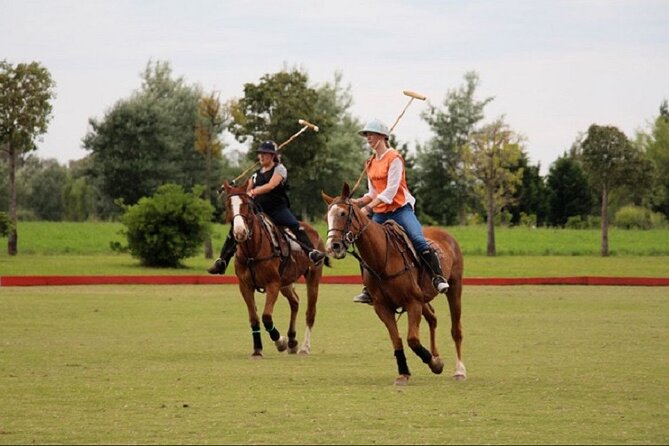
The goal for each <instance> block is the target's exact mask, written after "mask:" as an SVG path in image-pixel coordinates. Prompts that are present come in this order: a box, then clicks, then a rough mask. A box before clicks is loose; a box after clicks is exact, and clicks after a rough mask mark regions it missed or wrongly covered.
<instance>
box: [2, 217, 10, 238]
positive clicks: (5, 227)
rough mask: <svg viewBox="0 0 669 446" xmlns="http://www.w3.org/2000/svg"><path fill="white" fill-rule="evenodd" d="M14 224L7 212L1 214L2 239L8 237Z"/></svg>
mask: <svg viewBox="0 0 669 446" xmlns="http://www.w3.org/2000/svg"><path fill="white" fill-rule="evenodd" d="M11 228H12V222H11V220H10V219H9V215H7V213H6V212H0V237H8V236H9V232H10V231H11Z"/></svg>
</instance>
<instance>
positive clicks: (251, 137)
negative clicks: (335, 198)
mask: <svg viewBox="0 0 669 446" xmlns="http://www.w3.org/2000/svg"><path fill="white" fill-rule="evenodd" d="M350 104H351V98H350V92H349V90H348V89H346V88H344V87H342V85H341V76H340V75H338V74H337V75H335V81H334V82H333V83H328V84H325V85H324V86H322V87H320V88H318V87H312V86H310V85H309V78H308V76H307V74H306V73H304V72H302V71H299V70H297V69H292V70H287V69H284V70H283V71H280V72H278V73H274V74H266V75H264V76H262V77H261V79H260V82H258V83H257V84H252V83H247V84H245V85H244V97H242V98H241V99H239V100H238V101H237V103H236V104H235V105H234V107H233V113H232V114H233V124H232V125H231V127H230V131H231V132H232V133H233V134H234V135H235V137H236V138H237V140H239V141H240V142H251V143H252V144H253V145H257V144H259V143H260V142H261V141H263V140H267V139H272V140H274V141H276V142H277V144H281V143H283V142H285V141H287V140H288V139H289V138H290V137H291V136H292V135H294V134H295V133H296V132H297V131H298V130H300V125H299V124H298V120H299V119H306V120H307V121H310V122H313V123H314V124H316V125H317V126H319V128H320V131H318V132H314V131H311V130H309V131H306V132H304V133H302V134H301V136H300V137H299V138H296V139H294V140H293V141H292V142H291V143H290V144H288V145H286V146H284V148H283V149H282V150H281V154H282V162H283V163H284V164H285V165H286V168H287V169H288V183H289V185H290V199H291V207H292V208H293V210H295V211H296V213H297V214H298V215H300V216H301V218H303V219H308V218H309V217H311V216H313V215H316V214H322V209H323V201H322V200H321V198H320V195H319V194H318V193H315V192H317V191H318V188H320V189H322V190H328V189H331V187H332V184H333V183H334V182H338V185H337V187H341V182H342V181H341V180H343V179H345V178H347V176H348V175H350V174H351V173H352V172H359V171H360V170H359V169H360V168H361V167H362V159H364V156H365V154H364V152H363V151H362V147H363V146H362V139H361V138H360V137H358V136H357V135H356V131H357V129H359V124H358V123H357V121H356V120H355V119H353V118H352V117H351V116H350V114H349V113H348V108H349V106H350ZM248 159H249V160H255V159H256V153H255V150H250V151H249V153H248Z"/></svg>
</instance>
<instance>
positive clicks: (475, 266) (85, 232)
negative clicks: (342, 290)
mask: <svg viewBox="0 0 669 446" xmlns="http://www.w3.org/2000/svg"><path fill="white" fill-rule="evenodd" d="M122 227H123V226H122V225H121V224H120V223H64V222H59V223H50V222H21V223H20V225H19V254H18V255H17V256H14V257H10V256H8V255H7V251H6V250H5V249H0V275H61V274H65V275H105V274H107V275H108V274H112V275H138V274H163V275H174V274H206V273H205V270H206V268H207V267H208V266H209V265H210V264H211V260H209V259H205V258H204V256H203V255H200V256H195V257H191V258H188V259H185V260H184V262H183V264H184V267H183V268H179V269H160V268H145V267H142V266H140V264H139V261H138V260H137V259H134V258H132V257H131V256H130V255H129V254H116V253H113V252H112V251H111V250H110V248H109V244H110V242H112V241H118V242H123V238H122V237H121V236H120V235H119V234H118V232H119V231H120V230H121V229H122ZM317 227H318V229H319V232H320V233H321V234H325V233H326V230H325V227H324V226H323V225H322V224H320V225H319V226H317ZM227 229H228V227H227V226H223V225H215V234H214V245H215V250H216V251H218V249H220V246H221V245H222V243H223V238H224V236H225V234H226V233H227V232H226V231H227ZM449 230H450V231H451V232H452V233H453V234H454V235H455V236H456V237H457V238H458V240H459V241H460V244H461V245H462V249H463V252H464V255H465V276H467V277H524V276H525V277H541V276H583V275H597V276H644V277H669V261H668V260H667V256H669V230H653V231H624V230H615V229H614V230H612V231H611V234H610V243H611V251H612V255H611V256H609V257H606V258H603V257H601V256H600V255H599V231H589V230H559V229H548V228H538V229H529V228H498V229H497V244H498V256H497V257H487V256H485V255H483V253H485V244H486V235H485V228H484V227H482V226H472V227H469V226H468V227H454V228H449ZM6 241H7V239H6V238H4V239H2V238H0V246H6ZM228 274H233V272H232V269H230V270H229V271H228ZM325 274H326V275H351V274H353V275H357V274H359V266H358V263H357V261H356V260H355V259H354V258H352V257H351V256H348V257H347V258H346V259H344V260H341V261H335V262H334V264H333V268H326V269H325Z"/></svg>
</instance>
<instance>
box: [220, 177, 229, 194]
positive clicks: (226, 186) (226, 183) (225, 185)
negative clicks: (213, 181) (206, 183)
mask: <svg viewBox="0 0 669 446" xmlns="http://www.w3.org/2000/svg"><path fill="white" fill-rule="evenodd" d="M221 189H223V190H225V193H226V194H227V193H228V192H230V183H228V180H225V181H223V186H221ZM221 189H219V191H220V190H221Z"/></svg>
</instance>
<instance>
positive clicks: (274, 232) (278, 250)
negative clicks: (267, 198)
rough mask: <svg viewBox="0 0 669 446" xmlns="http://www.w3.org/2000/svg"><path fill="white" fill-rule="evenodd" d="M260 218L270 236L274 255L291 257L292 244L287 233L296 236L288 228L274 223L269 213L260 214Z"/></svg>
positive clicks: (283, 257)
mask: <svg viewBox="0 0 669 446" xmlns="http://www.w3.org/2000/svg"><path fill="white" fill-rule="evenodd" d="M260 218H261V221H262V224H263V226H264V227H265V229H266V230H267V233H268V234H269V236H270V242H271V245H272V251H273V252H274V255H276V256H277V257H280V258H281V259H282V260H283V259H285V258H288V257H290V253H291V244H290V240H289V238H288V236H287V234H291V235H292V237H293V238H295V236H294V235H293V234H292V233H291V232H290V230H289V229H288V228H283V227H279V226H277V225H276V224H274V222H273V221H272V220H271V219H270V218H269V217H268V216H267V215H265V214H260Z"/></svg>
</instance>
